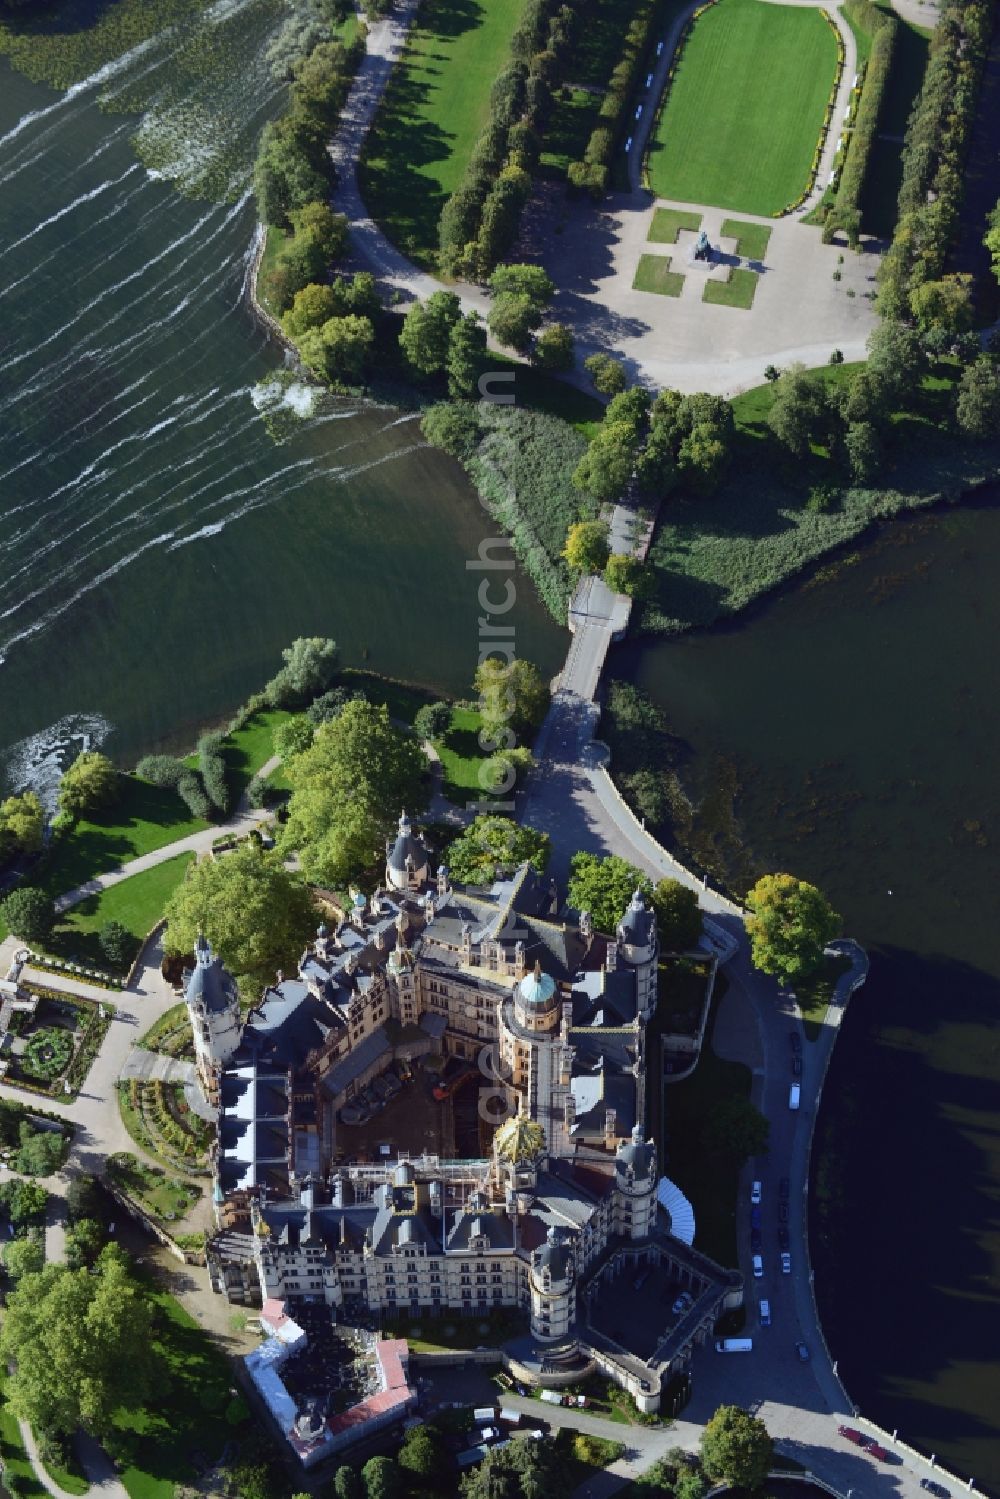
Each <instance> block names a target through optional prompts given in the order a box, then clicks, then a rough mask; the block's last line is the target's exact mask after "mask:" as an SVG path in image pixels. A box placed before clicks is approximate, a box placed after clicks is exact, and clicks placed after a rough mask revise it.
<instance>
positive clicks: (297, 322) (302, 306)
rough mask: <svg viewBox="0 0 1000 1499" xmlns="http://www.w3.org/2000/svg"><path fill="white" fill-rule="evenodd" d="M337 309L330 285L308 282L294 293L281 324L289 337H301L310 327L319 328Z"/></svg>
mask: <svg viewBox="0 0 1000 1499" xmlns="http://www.w3.org/2000/svg"><path fill="white" fill-rule="evenodd" d="M337 311H338V302H337V296H336V293H335V292H334V289H333V287H332V286H326V285H323V286H317V285H316V283H315V282H310V283H309V284H308V285H307V286H303V288H302V290H301V291H297V292H296V293H295V298H294V300H293V302H292V305H291V307H290V308H289V309H288V311H287V312H286V313H285V314H284V316H283V317H282V319H281V326H282V328H284V330H285V332H286V333H287V334H288V336H289V338H301V336H302V334H303V333H306V332H308V330H309V329H310V328H321V327H322V326H323V324H324V323H325V322H327V320H328V319H329V318H332V317H334V316H335V315H336V313H337Z"/></svg>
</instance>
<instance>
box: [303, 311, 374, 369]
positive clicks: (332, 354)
mask: <svg viewBox="0 0 1000 1499" xmlns="http://www.w3.org/2000/svg"><path fill="white" fill-rule="evenodd" d="M298 342H299V353H300V355H301V356H302V362H303V364H305V365H307V366H308V368H309V369H310V370H311V371H312V373H313V374H314V375H316V376H317V378H318V379H320V380H329V381H331V382H332V383H334V384H354V383H357V382H358V381H359V380H360V379H361V378H362V376H363V374H364V372H365V369H366V368H367V366H368V363H369V361H370V359H371V355H372V350H373V349H374V347H375V328H374V326H373V324H372V321H371V318H367V317H359V316H358V315H357V314H356V313H353V312H352V313H348V314H347V315H346V316H345V317H332V318H328V319H327V321H326V322H325V323H324V324H323V326H322V327H321V328H310V329H308V330H307V332H305V333H303V335H302V337H301V338H300V339H299V341H298Z"/></svg>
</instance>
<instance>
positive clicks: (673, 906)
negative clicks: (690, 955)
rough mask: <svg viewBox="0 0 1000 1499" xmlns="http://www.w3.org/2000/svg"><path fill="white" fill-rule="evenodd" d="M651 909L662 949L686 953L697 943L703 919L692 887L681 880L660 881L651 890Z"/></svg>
mask: <svg viewBox="0 0 1000 1499" xmlns="http://www.w3.org/2000/svg"><path fill="white" fill-rule="evenodd" d="M653 910H654V911H655V912H656V930H657V933H658V935H659V939H660V948H661V950H662V951H663V952H688V951H690V949H691V948H693V947H697V946H698V942H699V939H700V938H701V934H702V931H703V930H704V922H703V918H702V914H701V907H700V906H699V904H698V896H697V894H696V892H695V891H694V890H691V889H690V888H689V887H688V886H687V885H682V884H681V882H680V880H660V882H659V884H658V885H657V886H656V888H655V890H654V891H653Z"/></svg>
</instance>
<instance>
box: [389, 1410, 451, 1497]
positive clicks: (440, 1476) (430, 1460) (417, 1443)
mask: <svg viewBox="0 0 1000 1499" xmlns="http://www.w3.org/2000/svg"><path fill="white" fill-rule="evenodd" d="M398 1461H399V1466H400V1467H401V1468H402V1470H403V1474H404V1477H405V1478H406V1479H407V1480H408V1481H409V1482H411V1483H413V1482H416V1483H418V1484H420V1485H422V1486H424V1487H425V1488H427V1489H428V1490H432V1489H440V1488H442V1487H443V1486H444V1485H445V1484H446V1483H447V1482H448V1480H449V1479H450V1477H451V1472H452V1461H451V1455H450V1453H449V1452H448V1449H447V1448H446V1447H445V1445H444V1441H443V1439H442V1437H441V1433H440V1432H439V1431H438V1430H437V1428H436V1427H434V1426H428V1425H426V1424H425V1425H423V1426H414V1427H413V1428H412V1429H411V1430H410V1431H408V1432H407V1434H406V1436H405V1438H404V1440H403V1445H402V1446H401V1447H400V1449H399V1458H398Z"/></svg>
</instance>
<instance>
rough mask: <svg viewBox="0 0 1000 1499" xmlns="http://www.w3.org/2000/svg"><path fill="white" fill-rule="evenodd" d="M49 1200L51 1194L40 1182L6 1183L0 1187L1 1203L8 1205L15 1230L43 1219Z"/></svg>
mask: <svg viewBox="0 0 1000 1499" xmlns="http://www.w3.org/2000/svg"><path fill="white" fill-rule="evenodd" d="M48 1200H49V1194H48V1192H46V1190H45V1188H44V1187H43V1186H41V1184H40V1183H39V1182H33V1181H6V1182H4V1183H3V1186H2V1187H0V1202H4V1203H5V1204H6V1206H7V1211H8V1213H9V1214H10V1221H11V1223H13V1225H14V1227H15V1228H20V1227H22V1226H23V1225H24V1224H26V1223H31V1222H33V1221H34V1222H38V1221H39V1220H40V1219H42V1218H43V1217H44V1216H45V1208H46V1206H47V1204H48Z"/></svg>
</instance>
